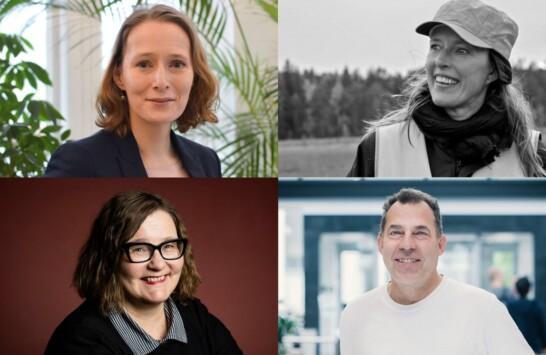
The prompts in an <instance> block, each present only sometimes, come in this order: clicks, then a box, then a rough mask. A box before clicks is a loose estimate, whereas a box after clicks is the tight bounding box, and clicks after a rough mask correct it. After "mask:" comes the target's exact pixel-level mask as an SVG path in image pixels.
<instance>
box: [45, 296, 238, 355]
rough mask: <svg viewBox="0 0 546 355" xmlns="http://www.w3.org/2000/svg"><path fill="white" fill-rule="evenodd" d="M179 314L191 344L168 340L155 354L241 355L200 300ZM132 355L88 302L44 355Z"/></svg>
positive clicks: (57, 332)
mask: <svg viewBox="0 0 546 355" xmlns="http://www.w3.org/2000/svg"><path fill="white" fill-rule="evenodd" d="M175 303H176V306H177V308H178V310H179V311H180V315H181V316H182V320H183V322H184V328H185V329H186V335H187V337H188V343H186V344H184V343H180V342H177V341H172V340H168V341H166V342H164V343H162V344H161V345H160V346H159V347H158V348H157V349H155V350H154V351H153V352H151V353H150V354H153V355H162V354H164V355H167V354H177V355H184V354H188V355H190V354H191V355H232V354H233V355H242V351H241V350H240V349H239V347H238V345H237V343H236V342H235V339H233V337H232V335H231V333H230V332H229V330H228V329H227V328H226V327H225V326H224V325H223V324H222V322H221V321H220V320H219V319H218V318H216V317H215V316H213V315H212V314H210V313H209V312H208V310H207V308H206V307H205V306H204V305H203V304H202V303H201V302H200V301H199V300H197V299H195V300H192V301H190V302H189V303H187V304H185V305H182V304H181V303H179V302H176V301H175ZM72 354H74V355H107V354H108V355H132V351H131V349H130V348H129V347H128V346H127V344H125V342H124V341H123V339H122V338H121V336H120V335H119V333H118V332H117V331H116V328H114V326H113V325H112V323H111V322H110V320H109V319H108V318H107V317H104V316H102V315H101V313H100V311H99V307H98V305H97V304H96V303H93V302H90V301H85V302H84V303H82V304H81V305H80V306H79V307H78V308H76V310H74V311H73V312H72V313H70V314H69V315H68V316H67V317H66V318H65V319H64V320H63V321H62V322H61V324H60V325H59V326H58V327H57V329H55V332H54V333H53V335H52V336H51V338H50V339H49V343H48V344H47V348H46V350H45V355H72Z"/></svg>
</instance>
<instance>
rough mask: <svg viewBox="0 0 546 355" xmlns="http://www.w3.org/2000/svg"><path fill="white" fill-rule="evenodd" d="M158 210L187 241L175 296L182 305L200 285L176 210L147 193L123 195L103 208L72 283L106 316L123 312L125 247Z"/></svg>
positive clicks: (161, 199)
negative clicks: (121, 269) (147, 219)
mask: <svg viewBox="0 0 546 355" xmlns="http://www.w3.org/2000/svg"><path fill="white" fill-rule="evenodd" d="M157 210H163V211H165V212H167V213H168V214H169V215H170V216H171V217H172V220H173V222H174V225H175V227H176V233H177V235H178V238H181V239H184V240H186V245H187V246H186V249H185V250H184V266H183V268H182V274H181V276H180V280H179V281H178V284H177V286H176V288H175V290H174V292H173V294H172V296H173V297H175V298H176V299H177V300H179V301H180V302H186V301H188V300H191V299H192V298H193V297H194V295H195V292H196V291H197V287H198V286H199V284H200V283H201V279H200V277H199V274H198V273H197V267H196V266H195V262H194V260H193V254H192V250H191V244H190V243H189V241H188V234H187V232H186V228H185V227H184V225H183V224H182V221H181V220H180V217H179V216H178V213H177V212H176V210H175V209H174V207H173V206H172V205H171V204H170V203H169V202H167V201H166V200H165V199H163V198H161V197H160V196H157V195H153V194H150V193H147V192H123V193H120V194H118V195H116V196H114V197H112V198H111V199H110V200H109V201H108V202H107V203H106V204H105V205H104V206H103V207H102V209H101V211H100V212H99V215H98V216H97V218H96V219H95V221H94V223H93V226H92V228H91V233H90V235H89V238H88V239H87V242H86V243H85V244H84V246H83V247H82V250H81V251H80V256H79V258H78V264H77V266H76V271H75V272H74V277H73V284H74V286H75V287H76V289H77V290H78V293H79V295H80V296H81V297H82V298H85V299H87V300H90V301H93V302H96V303H97V304H98V305H99V306H100V310H101V312H102V313H103V314H106V313H108V312H109V311H111V310H120V309H121V305H122V303H123V301H124V300H125V291H124V289H123V286H122V284H121V281H120V266H121V263H122V261H123V251H122V246H123V245H124V244H125V243H126V242H127V241H128V240H129V239H131V238H132V237H133V235H134V234H135V233H136V232H137V230H138V228H140V225H141V224H142V222H144V220H145V219H146V217H148V216H149V215H150V214H152V213H153V212H155V211H157Z"/></svg>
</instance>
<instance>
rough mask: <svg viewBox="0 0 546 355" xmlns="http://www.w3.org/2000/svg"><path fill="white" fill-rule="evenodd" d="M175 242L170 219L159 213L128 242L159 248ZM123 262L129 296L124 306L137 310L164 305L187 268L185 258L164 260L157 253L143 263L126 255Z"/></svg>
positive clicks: (143, 225)
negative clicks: (134, 260)
mask: <svg viewBox="0 0 546 355" xmlns="http://www.w3.org/2000/svg"><path fill="white" fill-rule="evenodd" d="M176 238H177V233H176V227H175V225H174V222H173V219H172V217H171V215H170V214H168V213H167V212H165V211H163V210H157V211H155V212H153V213H152V214H150V215H149V216H148V217H146V219H145V220H144V222H142V224H141V225H140V228H139V229H138V230H137V231H136V233H135V235H134V236H133V237H132V238H131V239H130V240H128V242H131V243H136V242H145V243H151V244H154V245H158V244H160V243H162V242H164V241H166V240H171V239H176ZM122 258H123V259H122V262H121V268H120V280H121V284H122V286H123V289H124V291H125V296H126V297H125V306H127V307H131V308H136V309H138V308H142V307H147V306H150V305H158V304H162V303H163V302H165V301H166V300H167V299H168V298H169V296H170V295H171V293H172V292H173V291H174V289H175V288H176V285H177V284H178V281H179V279H180V275H181V272H182V267H183V265H184V257H182V258H180V259H177V260H165V259H163V258H162V257H161V255H160V254H159V251H158V250H155V251H154V253H153V255H152V258H151V259H150V260H149V261H147V262H143V263H131V262H129V260H128V258H127V256H126V255H125V254H124V255H123V257H122Z"/></svg>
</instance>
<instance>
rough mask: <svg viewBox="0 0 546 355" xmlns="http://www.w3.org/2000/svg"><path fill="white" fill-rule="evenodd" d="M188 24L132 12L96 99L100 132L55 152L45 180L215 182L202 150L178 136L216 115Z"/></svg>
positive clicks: (164, 13) (157, 11)
mask: <svg viewBox="0 0 546 355" xmlns="http://www.w3.org/2000/svg"><path fill="white" fill-rule="evenodd" d="M206 58H207V57H206V55H205V52H204V50H203V47H202V46H201V44H200V42H199V37H198V35H197V31H196V30H195V29H194V27H193V25H192V23H191V21H190V20H189V19H188V18H187V17H186V16H185V15H183V14H182V13H181V12H179V11H177V10H175V9H173V8H171V7H168V6H165V5H155V6H154V7H152V8H150V9H140V10H137V11H135V12H134V13H133V14H132V15H131V16H129V17H128V18H127V19H126V20H125V22H124V23H123V25H122V27H121V30H120V31H119V33H118V36H117V39H116V44H115V46H114V51H113V55H112V58H111V60H110V64H109V65H108V68H107V69H106V73H105V74H104V77H103V80H102V84H101V89H100V92H99V95H98V98H97V109H98V113H99V118H98V120H97V124H98V126H100V127H102V128H103V129H102V130H101V131H99V132H97V133H96V134H94V135H92V136H90V137H87V138H84V139H82V140H79V141H75V142H69V143H66V144H64V145H62V146H61V147H59V149H58V150H57V151H56V152H55V153H54V154H53V155H52V157H51V159H50V161H49V164H48V166H47V170H46V173H45V176H47V177H67V176H74V177H146V176H148V177H219V176H221V170H220V161H219V159H218V156H217V155H216V153H215V152H214V151H213V150H212V149H210V148H208V147H205V146H202V145H200V144H198V143H195V142H193V141H191V140H189V139H187V138H185V137H182V136H180V135H177V134H175V133H174V131H173V130H172V128H173V126H176V127H177V128H178V130H179V131H180V132H182V133H183V132H186V131H188V130H189V129H190V128H193V127H196V126H198V125H200V124H202V123H205V122H216V121H217V118H216V115H215V114H214V112H213V109H214V106H215V102H216V99H217V82H216V79H215V78H214V76H213V75H212V72H211V69H210V68H209V66H208V64H207V59H206Z"/></svg>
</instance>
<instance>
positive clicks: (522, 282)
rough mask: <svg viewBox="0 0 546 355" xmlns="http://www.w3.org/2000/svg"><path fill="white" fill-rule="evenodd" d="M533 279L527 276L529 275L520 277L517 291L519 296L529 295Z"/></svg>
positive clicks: (517, 282)
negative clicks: (530, 279)
mask: <svg viewBox="0 0 546 355" xmlns="http://www.w3.org/2000/svg"><path fill="white" fill-rule="evenodd" d="M531 286H532V284H531V281H529V279H528V278H527V276H524V277H520V278H519V279H518V280H517V281H516V291H518V293H519V296H520V297H521V298H525V297H527V294H528V293H529V290H530V289H531Z"/></svg>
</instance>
